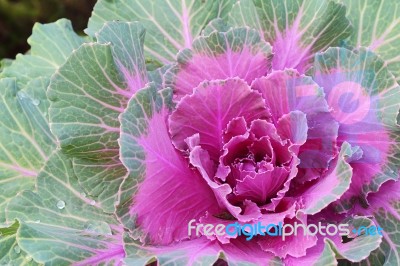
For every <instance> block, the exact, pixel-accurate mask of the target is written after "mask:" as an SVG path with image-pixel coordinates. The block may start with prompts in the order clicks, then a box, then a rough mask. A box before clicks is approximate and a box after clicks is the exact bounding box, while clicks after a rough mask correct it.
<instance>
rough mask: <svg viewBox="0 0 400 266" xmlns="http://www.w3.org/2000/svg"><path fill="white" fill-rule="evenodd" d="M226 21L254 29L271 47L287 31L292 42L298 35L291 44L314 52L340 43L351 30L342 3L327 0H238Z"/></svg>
mask: <svg viewBox="0 0 400 266" xmlns="http://www.w3.org/2000/svg"><path fill="white" fill-rule="evenodd" d="M296 19H297V20H298V23H299V25H298V27H297V26H294V24H295V21H296ZM229 23H230V24H232V25H234V26H249V27H251V28H254V29H257V30H258V31H259V32H260V34H261V36H263V37H264V38H265V40H266V41H268V42H270V43H271V44H272V46H274V41H275V40H276V39H277V36H278V35H279V34H281V33H285V32H286V33H285V34H290V36H291V37H292V39H293V41H295V40H296V39H297V38H299V41H298V43H294V45H298V46H300V47H303V48H307V49H310V50H311V51H313V52H317V51H320V50H323V49H325V48H327V47H329V46H334V45H337V44H339V41H340V40H342V39H344V38H346V37H347V36H349V34H350V32H351V25H350V23H349V22H348V20H347V19H346V17H345V8H344V6H342V5H340V4H336V3H334V2H333V1H328V0H301V1H298V0H284V1H282V0H272V1H263V0H241V1H238V2H237V3H236V4H235V5H234V7H233V8H232V10H231V12H230V14H229ZM289 30H294V32H292V33H289ZM281 56H283V55H281ZM299 56H300V55H299Z"/></svg>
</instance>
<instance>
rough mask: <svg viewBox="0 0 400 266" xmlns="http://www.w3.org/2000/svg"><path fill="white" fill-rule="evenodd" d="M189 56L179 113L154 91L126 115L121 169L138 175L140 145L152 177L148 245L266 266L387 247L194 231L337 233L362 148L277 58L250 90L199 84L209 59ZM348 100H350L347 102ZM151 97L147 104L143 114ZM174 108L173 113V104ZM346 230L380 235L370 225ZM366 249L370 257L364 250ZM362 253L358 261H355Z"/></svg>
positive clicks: (140, 198)
mask: <svg viewBox="0 0 400 266" xmlns="http://www.w3.org/2000/svg"><path fill="white" fill-rule="evenodd" d="M240 30H244V29H233V30H231V31H228V32H227V33H214V34H215V35H219V36H220V37H222V36H226V35H228V36H229V34H232V33H233V32H235V31H236V32H237V31H240ZM212 37H213V36H209V37H205V38H200V40H198V41H197V42H196V41H195V44H194V46H195V47H196V44H197V43H200V42H201V41H204V40H205V41H210V42H211V40H213V38H212ZM243 43H246V42H245V41H243ZM255 46H259V43H257V45H255ZM208 47H209V46H208ZM262 47H265V45H264V46H262ZM251 48H253V47H251ZM247 49H248V50H252V49H250V48H248V47H246V46H245V45H242V46H241V47H240V48H237V47H236V49H235V50H236V52H239V53H244V52H245V51H246V50H247ZM335 50H336V49H335ZM261 51H262V50H261ZM261 51H260V50H255V51H254V49H253V52H252V53H251V54H248V56H249V57H248V58H249V61H250V60H252V62H254V61H256V60H257V59H258V58H257V57H260V54H261V55H262V54H263V53H261ZM332 51H334V50H332ZM346 51H347V50H346ZM223 53H224V52H222V55H221V54H219V55H213V56H215V58H213V59H214V60H221V61H222V62H221V61H217V62H218V65H217V64H216V62H214V64H210V65H208V67H207V70H205V72H207V73H214V71H215V72H216V71H218V69H220V68H221V65H223V64H224V63H226V64H227V62H224V61H223V60H224V59H225V58H226V57H225V58H224V54H223ZM188 54H189V55H188ZM179 56H181V57H179ZM275 56H279V55H275ZM182 57H183V58H190V59H189V61H182V62H180V63H179V64H178V65H177V66H176V67H175V68H172V69H171V70H170V73H167V74H166V76H167V79H166V80H167V81H166V83H168V84H169V85H171V86H173V87H174V89H175V91H174V92H175V95H176V96H175V101H176V103H177V104H176V106H175V107H174V108H171V107H168V106H169V105H166V106H162V105H161V106H159V105H157V102H158V101H161V100H158V97H160V96H158V95H157V93H156V92H155V91H153V92H151V91H149V90H150V89H145V90H143V91H139V92H138V93H137V95H136V97H134V98H133V99H132V100H131V101H130V103H129V104H128V107H127V109H126V111H125V112H124V113H123V114H122V116H121V125H122V133H121V140H120V143H121V149H122V150H121V151H122V156H121V159H122V162H123V163H124V164H125V165H126V166H127V168H128V169H129V168H130V167H131V166H132V163H133V162H134V161H136V160H137V158H138V157H136V156H135V157H132V150H134V149H135V146H137V145H139V146H140V147H141V149H143V152H144V154H146V157H145V160H144V162H143V165H144V166H145V167H146V172H145V177H144V179H143V181H142V182H141V183H140V185H139V188H138V191H137V194H136V195H135V197H134V201H133V203H132V205H131V206H130V212H131V213H134V214H135V215H134V216H135V217H136V223H137V225H138V226H139V228H140V230H141V231H142V235H141V237H142V241H143V240H145V239H146V241H148V243H150V244H151V245H155V246H159V245H167V246H168V245H172V246H173V247H174V248H176V249H177V250H179V249H180V248H183V249H185V247H186V245H187V247H186V248H188V247H189V251H187V252H188V253H189V254H186V255H187V256H189V257H191V260H194V261H196V259H198V257H207V256H212V255H214V256H216V254H218V252H219V251H222V252H224V253H225V255H226V256H227V258H228V261H229V260H232V261H236V260H237V261H249V262H253V263H258V264H263V263H266V262H274V261H279V260H284V261H285V262H286V263H287V264H288V265H290V264H294V265H296V264H297V263H305V262H307V261H310V262H314V263H323V262H324V261H330V262H332V261H334V260H335V259H334V253H333V250H335V252H338V253H339V254H343V255H341V256H343V257H345V258H348V259H350V260H353V261H357V260H361V259H364V258H366V257H367V256H368V255H369V253H370V252H371V251H372V250H374V249H375V248H377V247H378V246H379V243H380V241H381V240H380V236H369V237H366V236H364V237H363V236H359V237H355V236H353V237H352V240H353V241H354V242H353V241H350V242H348V243H345V244H343V243H342V240H341V238H340V237H338V236H336V235H334V236H332V235H331V236H328V237H326V235H320V234H314V235H308V236H304V235H302V234H299V235H297V236H288V237H286V239H284V240H282V239H281V238H280V237H274V236H268V235H265V236H254V237H252V238H250V239H251V240H249V239H248V238H247V237H246V236H243V235H242V236H238V235H235V234H234V235H233V236H232V235H228V234H225V235H222V236H221V235H218V234H215V233H214V234H212V233H211V234H210V233H209V232H208V233H206V234H204V230H205V229H204V228H201V227H200V229H199V230H198V229H196V228H195V226H196V225H197V224H203V225H204V224H212V225H214V228H215V227H216V226H217V225H218V224H224V225H228V224H231V223H235V222H238V223H239V224H251V225H255V224H257V223H259V222H261V223H262V224H265V225H266V224H270V223H273V224H278V223H283V224H285V223H290V224H294V222H297V223H300V224H304V225H307V223H314V224H317V223H318V222H322V223H323V224H324V225H325V226H326V225H327V223H328V222H329V223H334V224H338V223H339V222H342V221H344V216H341V215H336V214H335V212H334V211H332V213H330V211H327V210H326V209H325V208H326V207H327V206H328V205H329V204H330V203H332V202H335V201H337V200H338V199H339V198H340V197H341V196H342V195H343V194H344V193H345V192H346V191H347V190H348V189H349V188H350V183H351V179H352V172H353V169H352V167H351V165H350V162H351V161H352V160H354V161H357V160H359V159H360V158H361V156H360V149H359V147H358V146H356V147H352V146H351V145H350V144H349V143H348V142H346V141H345V137H344V136H341V137H340V134H339V128H340V121H337V119H335V114H334V113H333V108H332V107H330V106H329V104H328V102H327V100H326V97H325V93H324V91H323V89H322V88H321V87H320V86H318V84H317V83H315V82H314V81H313V79H312V78H310V77H307V76H305V75H300V74H299V73H298V72H297V71H296V70H283V71H273V72H272V73H269V74H267V73H268V72H269V71H270V68H269V67H266V66H268V65H269V64H270V56H269V54H263V61H261V60H258V61H259V62H260V64H259V65H254V66H250V67H249V68H250V69H247V71H248V72H249V73H252V74H254V73H257V70H259V69H260V68H261V67H264V68H265V69H264V71H265V72H264V73H265V74H266V76H262V72H261V75H259V76H260V77H257V76H256V75H255V76H252V77H251V78H250V79H249V78H248V76H246V75H243V76H242V78H244V79H245V78H247V80H248V81H247V82H246V81H245V80H243V79H241V78H238V77H229V72H228V71H227V72H228V73H224V74H226V75H227V76H228V77H226V79H223V80H221V79H216V80H210V81H203V82H200V83H198V82H197V81H193V80H190V79H187V78H186V77H188V76H191V75H192V76H196V75H201V74H197V73H196V72H194V73H190V71H193V69H191V67H192V66H197V68H199V67H201V66H203V62H204V61H205V62H208V61H209V60H210V58H207V57H206V56H205V58H201V57H196V54H193V53H191V52H190V51H187V50H186V51H183V52H181V54H180V55H178V58H182ZM233 57H234V55H233ZM220 58H222V59H220ZM254 58H255V59H254ZM191 60H192V61H191ZM194 60H198V62H193V61H194ZM203 60H204V61H203ZM261 62H262V63H261ZM235 63H236V62H235ZM237 63H239V62H237ZM241 63H242V64H246V60H245V59H243V58H242V60H241ZM215 65H216V66H215ZM238 65H239V64H238ZM214 66H215V67H214ZM223 66H224V65H223ZM251 67H253V68H254V69H251ZM247 71H246V74H247ZM172 73H173V74H172ZM336 74H337V73H335V75H336ZM171 75H172V76H173V78H171ZM239 75H240V73H239ZM340 75H342V74H339V76H340ZM216 76H218V75H216ZM232 76H236V73H235V74H232ZM207 78H209V75H205V76H204V80H207ZM252 78H254V79H252ZM171 80H172V81H171ZM191 87H193V89H191V90H190V89H188V88H191ZM348 89H349V90H352V89H353V88H351V87H349V88H348ZM188 91H191V93H187V92H188ZM346 92H347V91H346ZM339 93H341V94H342V95H345V96H346V94H345V93H343V91H340V92H339ZM143 95H146V99H147V100H145V101H143V102H142V103H138V99H142V97H143ZM342 100H343V99H342ZM165 101H166V102H170V104H171V103H172V99H168V100H165V99H164V104H165ZM144 106H147V107H148V108H149V109H150V110H151V111H150V114H149V113H148V112H147V113H143V117H144V118H145V120H146V123H145V126H141V127H145V128H146V129H145V130H143V132H144V134H140V135H139V136H137V132H136V130H134V129H136V128H137V126H135V127H134V128H133V127H132V121H133V119H134V117H133V116H132V114H133V113H135V117H137V113H136V112H137V110H138V109H137V108H138V107H142V108H144ZM139 117H142V116H139ZM132 170H133V169H132ZM324 209H325V211H324V212H322V211H323V210H324ZM346 222H348V223H350V224H353V223H354V224H364V225H366V226H370V225H371V224H372V221H370V220H369V219H368V218H365V217H364V218H363V217H357V218H355V219H352V220H350V222H349V220H347V221H346ZM189 224H191V225H193V228H192V229H190V226H189ZM190 230H193V231H191V232H190ZM196 230H198V231H197V233H196ZM188 231H189V232H188ZM246 238H247V239H246ZM325 238H329V239H330V240H325ZM327 241H328V242H327ZM363 241H364V242H365V243H366V244H367V245H368V248H366V249H365V248H364V249H362V246H360V243H361V242H363ZM328 243H329V244H328ZM175 245H177V246H175ZM325 245H326V246H325ZM199 246H200V247H201V248H200V249H197V248H196V247H199ZM352 251H353V252H357V255H356V256H355V257H352V254H351V252H352ZM157 252H160V253H161V254H163V252H164V251H162V249H160V250H159V251H157ZM157 252H156V253H157ZM170 256H172V255H170ZM174 256H176V255H174Z"/></svg>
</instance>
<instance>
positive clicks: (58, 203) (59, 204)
mask: <svg viewBox="0 0 400 266" xmlns="http://www.w3.org/2000/svg"><path fill="white" fill-rule="evenodd" d="M57 208H59V209H60V210H62V209H64V208H65V202H64V201H62V200H59V201H58V202H57Z"/></svg>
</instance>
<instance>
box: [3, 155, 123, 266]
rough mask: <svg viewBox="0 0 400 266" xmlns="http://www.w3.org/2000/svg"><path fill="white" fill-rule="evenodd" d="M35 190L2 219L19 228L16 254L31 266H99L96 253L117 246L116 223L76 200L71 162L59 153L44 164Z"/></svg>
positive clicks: (93, 204)
mask: <svg viewBox="0 0 400 266" xmlns="http://www.w3.org/2000/svg"><path fill="white" fill-rule="evenodd" d="M36 186H37V192H32V191H24V192H22V193H21V194H19V195H18V196H17V197H15V198H14V199H12V201H11V202H10V204H9V206H8V211H7V217H8V219H10V220H11V219H18V220H19V222H20V228H19V230H18V234H17V239H18V243H19V245H20V247H21V249H22V250H24V251H26V252H28V253H29V254H30V255H32V257H33V258H34V259H35V260H36V261H38V262H41V263H46V264H47V265H67V264H70V263H71V262H77V261H82V260H84V259H88V258H93V257H94V258H98V259H99V260H98V262H101V261H103V260H102V259H101V254H98V253H97V252H102V251H103V252H104V251H106V250H108V249H110V248H111V249H112V248H116V247H118V246H120V245H122V235H121V233H122V232H120V231H119V229H118V228H119V227H118V222H117V221H116V220H115V219H114V218H113V217H112V216H110V215H108V214H106V213H104V212H103V210H102V209H101V208H100V207H99V204H97V203H96V202H94V201H93V200H91V199H90V198H87V197H85V196H84V195H82V194H81V192H82V187H81V186H80V185H79V183H78V180H77V178H76V176H75V175H74V173H73V169H72V162H71V160H70V159H68V158H67V156H65V155H63V154H62V153H61V152H60V151H58V152H56V153H54V154H53V155H52V156H51V157H50V158H49V160H48V161H47V163H46V165H45V167H44V168H43V170H42V171H41V172H40V174H39V175H38V177H37V184H36ZM61 201H62V202H64V204H65V206H61V205H60V204H61V203H60V202H61ZM113 225H115V226H113ZM110 226H111V227H110ZM111 233H112V234H114V235H111ZM121 249H122V246H121ZM97 255H98V257H96V256H97Z"/></svg>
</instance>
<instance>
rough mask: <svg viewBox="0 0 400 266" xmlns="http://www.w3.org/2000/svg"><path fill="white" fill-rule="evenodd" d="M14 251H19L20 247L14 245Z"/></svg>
mask: <svg viewBox="0 0 400 266" xmlns="http://www.w3.org/2000/svg"><path fill="white" fill-rule="evenodd" d="M14 252H15V253H17V254H19V253H21V248H20V247H19V246H15V247H14Z"/></svg>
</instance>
